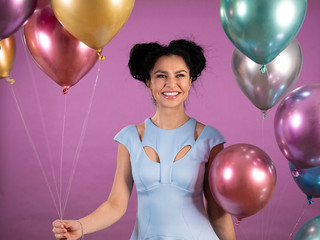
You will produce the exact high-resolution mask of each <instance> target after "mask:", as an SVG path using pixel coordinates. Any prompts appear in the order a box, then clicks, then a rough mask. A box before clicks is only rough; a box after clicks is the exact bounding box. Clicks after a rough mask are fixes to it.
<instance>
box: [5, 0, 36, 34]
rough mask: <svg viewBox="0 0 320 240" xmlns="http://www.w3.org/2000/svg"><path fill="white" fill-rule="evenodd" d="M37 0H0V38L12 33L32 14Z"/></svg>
mask: <svg viewBox="0 0 320 240" xmlns="http://www.w3.org/2000/svg"><path fill="white" fill-rule="evenodd" d="M36 5H37V0H19V1H17V0H0V40H1V39H5V38H7V37H9V36H11V35H12V34H14V33H15V32H16V31H17V30H18V29H19V27H20V26H21V25H22V24H23V23H24V22H25V21H26V20H27V19H28V18H29V17H31V15H32V14H33V12H34V10H35V8H36Z"/></svg>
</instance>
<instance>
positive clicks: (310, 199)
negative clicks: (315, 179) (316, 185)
mask: <svg viewBox="0 0 320 240" xmlns="http://www.w3.org/2000/svg"><path fill="white" fill-rule="evenodd" d="M307 199H308V204H309V205H311V204H312V203H313V201H312V197H311V196H308V197H307Z"/></svg>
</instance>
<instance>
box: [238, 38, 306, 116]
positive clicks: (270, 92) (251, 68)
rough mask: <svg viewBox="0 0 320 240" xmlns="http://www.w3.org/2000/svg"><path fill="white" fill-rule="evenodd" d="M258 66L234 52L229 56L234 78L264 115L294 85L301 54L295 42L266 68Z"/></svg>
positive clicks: (299, 68) (297, 75)
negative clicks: (262, 71)
mask: <svg viewBox="0 0 320 240" xmlns="http://www.w3.org/2000/svg"><path fill="white" fill-rule="evenodd" d="M260 68H261V65H258V64H256V63H255V62H253V61H252V60H251V59H250V58H248V57H247V56H245V55H244V54H243V53H241V52H240V51H239V50H238V49H236V48H235V49H234V51H233V55H232V71H233V75H234V77H235V79H236V81H237V83H238V85H239V87H240V89H241V90H242V92H243V93H244V94H245V95H246V96H247V97H248V98H249V100H250V101H251V102H252V103H253V104H254V105H255V106H256V107H257V108H259V109H261V110H262V111H263V112H266V111H267V110H268V109H270V108H272V107H273V106H274V105H275V104H277V103H278V102H279V101H280V100H281V99H282V98H283V97H284V96H285V95H286V94H287V93H288V92H289V91H290V90H291V89H292V87H293V85H294V84H295V83H296V81H297V79H298V77H299V74H300V71H301V68H302V51H301V48H300V45H299V42H298V40H297V39H294V40H293V41H292V42H291V44H290V45H289V46H288V47H287V48H286V49H285V50H284V51H282V52H281V53H280V54H279V55H278V56H277V57H276V58H275V59H274V60H273V61H272V62H271V63H269V64H268V65H266V73H261V72H260V71H259V69H260Z"/></svg>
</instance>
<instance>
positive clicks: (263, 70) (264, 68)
mask: <svg viewBox="0 0 320 240" xmlns="http://www.w3.org/2000/svg"><path fill="white" fill-rule="evenodd" d="M260 72H261V73H265V72H266V65H265V64H264V65H262V67H261V68H260Z"/></svg>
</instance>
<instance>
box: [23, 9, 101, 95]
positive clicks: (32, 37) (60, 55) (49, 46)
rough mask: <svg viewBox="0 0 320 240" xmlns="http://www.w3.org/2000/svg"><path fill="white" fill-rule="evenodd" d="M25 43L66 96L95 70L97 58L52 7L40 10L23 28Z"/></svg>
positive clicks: (37, 61)
mask: <svg viewBox="0 0 320 240" xmlns="http://www.w3.org/2000/svg"><path fill="white" fill-rule="evenodd" d="M24 34H25V41H26V44H27V46H28V48H29V51H30V53H31V55H32V57H33V58H34V60H35V62H36V63H37V64H38V65H39V66H40V68H41V69H42V70H43V71H44V72H45V73H46V74H47V75H48V76H49V77H51V78H52V79H53V80H54V81H55V82H56V83H57V84H59V85H61V86H62V87H63V88H64V93H66V92H67V90H68V89H69V88H70V87H71V86H73V85H74V84H76V83H77V82H78V81H80V79H81V78H82V77H83V76H84V75H85V74H86V73H87V72H88V71H89V70H90V69H91V68H92V67H93V66H94V64H95V63H96V61H97V60H98V56H97V54H96V52H95V50H93V49H92V48H89V47H88V46H86V45H85V44H84V43H82V42H80V41H79V40H78V39H76V38H75V37H73V36H72V35H71V34H70V33H68V31H67V30H66V29H65V28H64V27H63V26H62V25H61V24H60V23H59V21H58V20H57V18H56V17H55V15H54V13H53V11H52V9H51V7H50V5H46V6H44V7H42V8H37V10H36V11H35V12H34V14H33V16H32V17H31V18H30V19H29V21H28V22H27V23H26V25H25V27H24Z"/></svg>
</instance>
